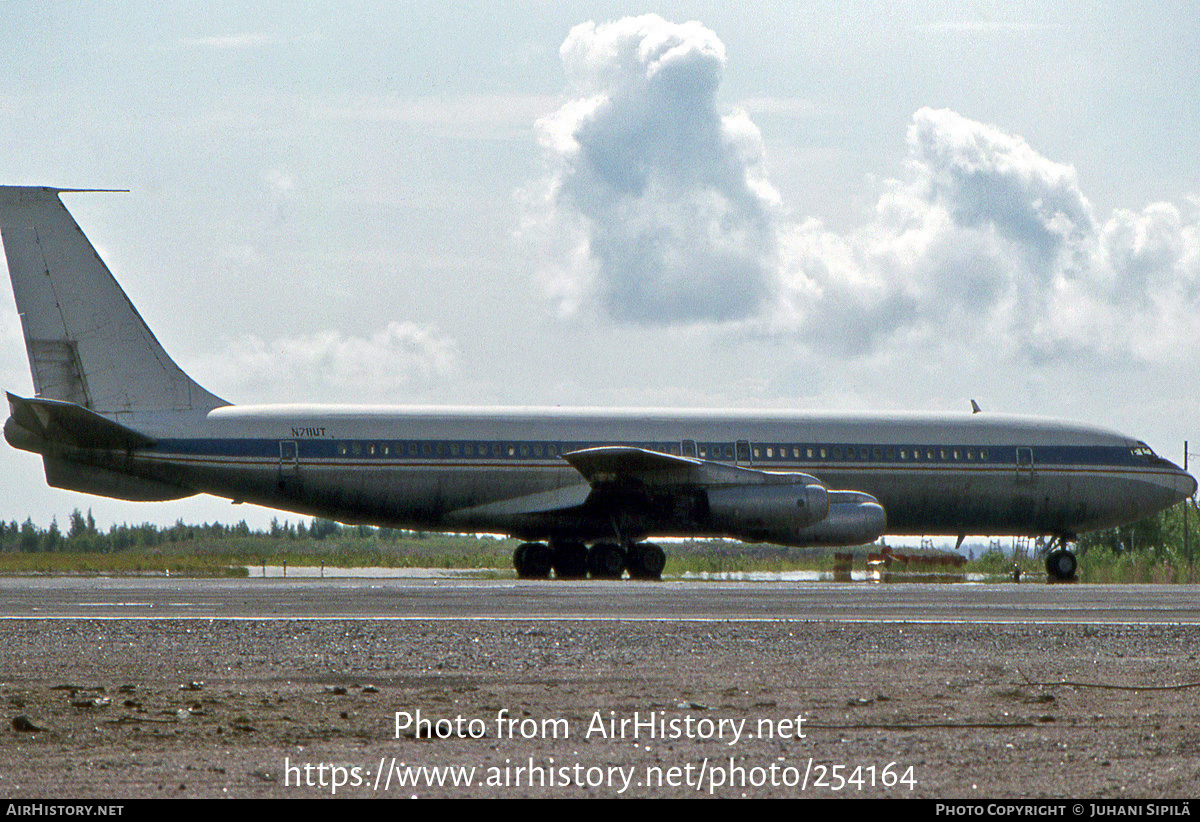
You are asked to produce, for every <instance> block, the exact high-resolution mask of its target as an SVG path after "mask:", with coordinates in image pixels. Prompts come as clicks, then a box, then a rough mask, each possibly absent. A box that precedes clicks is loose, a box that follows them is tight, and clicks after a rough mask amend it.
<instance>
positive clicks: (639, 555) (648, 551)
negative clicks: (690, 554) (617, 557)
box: [628, 542, 667, 579]
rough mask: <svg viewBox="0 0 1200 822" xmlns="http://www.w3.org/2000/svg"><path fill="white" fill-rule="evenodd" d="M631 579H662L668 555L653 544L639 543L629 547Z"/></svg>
mask: <svg viewBox="0 0 1200 822" xmlns="http://www.w3.org/2000/svg"><path fill="white" fill-rule="evenodd" d="M628 562H629V578H630V579H662V572H663V568H664V567H665V566H666V564H667V555H666V554H665V553H663V549H662V548H660V547H658V546H657V545H655V544H654V543H653V542H639V543H638V544H636V545H631V546H630V547H629V555H628Z"/></svg>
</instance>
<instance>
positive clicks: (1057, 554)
mask: <svg viewBox="0 0 1200 822" xmlns="http://www.w3.org/2000/svg"><path fill="white" fill-rule="evenodd" d="M1049 548H1050V550H1049V551H1047V553H1046V574H1047V575H1048V576H1049V577H1050V579H1051V580H1057V581H1059V582H1065V581H1066V580H1069V579H1075V571H1076V569H1078V567H1079V560H1078V559H1076V558H1075V552H1073V551H1071V550H1070V549H1068V548H1067V537H1062V536H1059V537H1055V538H1054V539H1053V540H1052V541H1051V542H1050V546H1049Z"/></svg>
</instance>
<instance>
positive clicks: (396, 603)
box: [0, 577, 1200, 625]
mask: <svg viewBox="0 0 1200 822" xmlns="http://www.w3.org/2000/svg"><path fill="white" fill-rule="evenodd" d="M0 617H8V618H12V617H16V618H107V619H112V618H118V619H193V618H222V619H230V618H232V619H271V618H283V619H287V618H295V619H347V618H350V619H499V620H522V621H529V620H533V621H536V620H541V619H550V620H568V619H579V620H614V619H615V620H661V619H669V620H696V621H702V620H777V619H787V620H809V621H834V622H879V621H904V622H939V623H959V624H961V623H992V624H1021V623H1058V624H1062V623H1069V624H1133V625H1137V624H1197V623H1200V590H1198V589H1197V588H1195V587H1193V586H1186V585H1081V584H1074V585H1068V584H1059V585H1048V584H1045V583H1021V584H1013V583H1009V584H953V585H946V584H940V585H934V584H871V583H859V582H856V583H825V582H820V583H796V582H754V583H747V582H700V581H664V582H656V583H641V582H629V581H624V582H597V581H583V582H559V581H541V582H531V581H514V580H479V579H361V578H359V579H356V578H333V579H312V578H308V579H278V578H275V579H270V578H268V579H261V578H249V579H182V578H162V577H155V578H111V577H8V578H4V579H0Z"/></svg>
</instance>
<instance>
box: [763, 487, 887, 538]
mask: <svg viewBox="0 0 1200 822" xmlns="http://www.w3.org/2000/svg"><path fill="white" fill-rule="evenodd" d="M886 529H887V512H886V511H884V510H883V506H882V505H880V504H879V500H877V499H875V497H873V496H871V495H870V494H864V493H863V492H861V491H830V492H829V516H827V517H825V519H823V520H821V521H820V522H818V523H816V524H815V525H810V526H808V527H807V528H803V529H801V530H800V533H799V534H798V535H797V537H796V541H795V542H789V543H787V544H788V545H794V546H797V547H807V546H810V545H830V546H841V545H866V544H868V543H871V542H874V541H875V540H877V539H879V538H880V537H881V536H883V532H884V531H885V530H886Z"/></svg>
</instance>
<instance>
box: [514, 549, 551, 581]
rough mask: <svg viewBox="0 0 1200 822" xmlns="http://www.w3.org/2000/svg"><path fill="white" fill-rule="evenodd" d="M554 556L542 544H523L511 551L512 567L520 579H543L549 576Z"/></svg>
mask: <svg viewBox="0 0 1200 822" xmlns="http://www.w3.org/2000/svg"><path fill="white" fill-rule="evenodd" d="M553 558H554V554H553V553H552V552H551V551H550V546H549V545H547V544H546V543H544V542H523V543H521V544H520V545H518V546H517V550H515V551H513V567H514V568H516V569H517V576H518V577H520V578H521V579H545V578H546V577H548V576H550V565H551V563H552V560H553Z"/></svg>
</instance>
